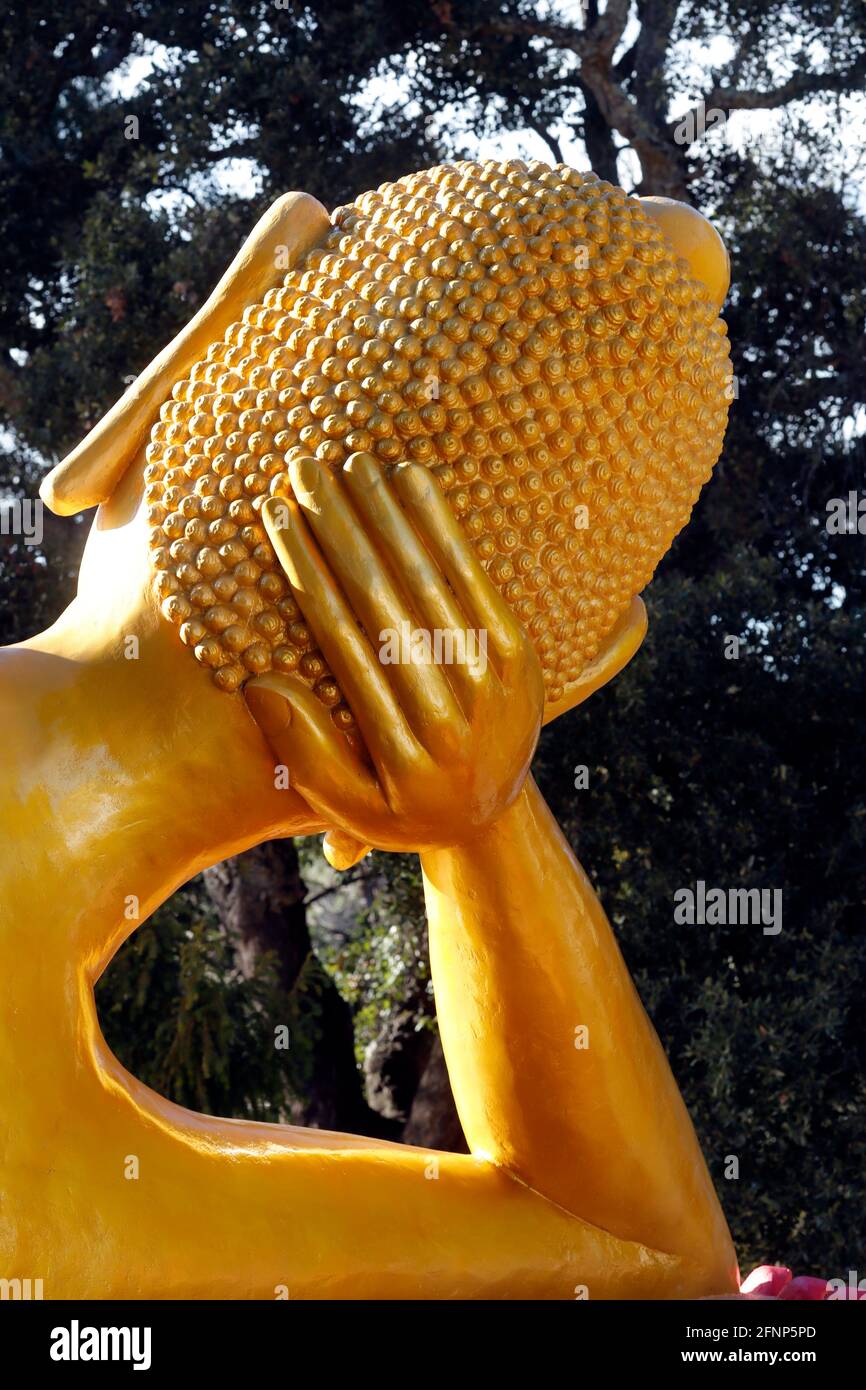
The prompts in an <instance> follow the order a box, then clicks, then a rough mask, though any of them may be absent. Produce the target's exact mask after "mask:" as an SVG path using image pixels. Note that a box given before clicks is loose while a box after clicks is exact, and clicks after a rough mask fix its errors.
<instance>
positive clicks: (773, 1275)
mask: <svg viewBox="0 0 866 1390" xmlns="http://www.w3.org/2000/svg"><path fill="white" fill-rule="evenodd" d="M791 1278H792V1274H791V1271H790V1269H786V1268H785V1266H784V1265H758V1267H757V1269H753V1270H752V1272H751V1274H750V1275H749V1276H748V1277H747V1278H746V1279H744V1280H743V1282H742V1284H741V1285H740V1293H756V1294H759V1295H760V1296H761V1297H762V1298H778V1297H779V1294H780V1293H781V1292H782V1290H783V1288H784V1287H785V1285H786V1284H789V1283H790V1282H791Z"/></svg>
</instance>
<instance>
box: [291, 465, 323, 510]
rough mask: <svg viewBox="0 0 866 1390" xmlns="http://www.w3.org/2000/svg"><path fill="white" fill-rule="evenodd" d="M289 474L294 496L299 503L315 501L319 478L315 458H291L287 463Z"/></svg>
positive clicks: (303, 504) (318, 469)
mask: <svg viewBox="0 0 866 1390" xmlns="http://www.w3.org/2000/svg"><path fill="white" fill-rule="evenodd" d="M289 476H290V477H291V480H292V488H293V490H294V493H295V496H296V497H297V499H298V501H299V502H300V503H301V505H302V506H305V505H309V504H310V503H312V502H315V500H316V492H317V490H318V488H319V485H320V480H321V472H320V467H319V464H318V462H317V461H316V459H314V458H300V459H293V460H292V462H291V463H290V464H289Z"/></svg>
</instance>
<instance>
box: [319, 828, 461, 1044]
mask: <svg viewBox="0 0 866 1390" xmlns="http://www.w3.org/2000/svg"><path fill="white" fill-rule="evenodd" d="M370 860H372V865H371V868H372V870H373V872H375V873H376V874H377V875H379V876H380V877H379V882H378V884H377V888H376V892H375V893H374V895H373V898H372V901H371V902H370V904H369V905H368V906H366V907H365V908H364V909H363V910H362V911H361V912H360V913H359V914H358V920H357V926H356V929H355V930H354V931H352V932H351V933H348V934H347V933H344V934H341V935H337V934H336V933H333V934H332V935H331V937H330V939H328V940H327V941H326V942H325V943H324V944H323V947H322V949H321V950H320V954H321V958H322V962H323V964H324V965H325V967H326V968H327V969H328V971H329V972H330V973H331V975H332V976H333V978H334V979H335V981H336V983H337V986H338V988H339V990H340V993H341V994H342V995H343V997H344V999H347V1000H348V1001H349V1003H350V1004H351V1005H352V1008H353V1011H354V1014H355V1050H356V1054H357V1057H358V1061H359V1063H360V1062H361V1060H362V1059H363V1055H364V1050H365V1048H366V1047H367V1045H368V1043H370V1042H372V1041H373V1039H374V1038H375V1037H376V1036H377V1034H379V1033H380V1032H382V1031H384V1030H385V1029H386V1028H387V1026H388V1024H389V1022H390V1020H391V1019H392V1018H393V1017H394V1016H395V1015H396V1014H400V1013H405V1012H406V1011H408V1012H409V1013H411V1014H412V1015H414V1020H415V1026H416V1027H418V1028H424V1027H434V1026H435V1022H434V1020H435V1007H434V1003H433V987H432V983H431V980H430V962H429V959H428V955H427V919H426V917H425V914H424V893H423V889H422V887H421V876H420V872H419V869H418V860H417V858H416V856H415V855H407V854H380V853H374V854H372V855H371V856H370ZM364 862H365V863H367V862H368V861H366V860H365V861H364Z"/></svg>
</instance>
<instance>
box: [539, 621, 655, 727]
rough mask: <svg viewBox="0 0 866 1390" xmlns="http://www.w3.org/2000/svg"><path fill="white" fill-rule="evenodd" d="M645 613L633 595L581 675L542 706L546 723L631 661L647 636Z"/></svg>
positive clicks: (579, 700) (572, 706) (582, 700)
mask: <svg viewBox="0 0 866 1390" xmlns="http://www.w3.org/2000/svg"><path fill="white" fill-rule="evenodd" d="M646 630H647V615H646V608H645V607H644V601H643V599H642V598H640V597H639V595H635V597H634V598H633V599H632V601H631V603H630V604H629V607H628V608H627V609H626V611H625V612H624V613H623V615H622V617H621V618H620V620H619V622H618V623H617V624H616V626H615V627H614V628H613V630H612V631H611V632H610V634H609V635H608V636H607V638H606V639H605V641H604V644H603V646H602V648H601V651H600V652H599V653H598V656H596V657H595V658H594V659H593V660H592V661H591V662H590V663H589V665H588V666H586V667H585V668H584V670H583V671H581V673H580V678H579V679H578V680H577V681H575V683H574V684H573V685H570V686H569V687H568V689H567V690H566V692H565V694H564V695H563V697H562V699H561V700H557V701H556V702H555V703H554V704H550V703H548V704H546V705H545V706H544V720H543V722H544V723H545V724H549V723H550V721H551V720H552V719H556V718H557V716H558V715H560V714H565V712H566V710H570V709H574V708H575V706H576V705H582V704H583V702H584V700H588V699H589V697H590V695H593V694H595V692H596V690H601V688H602V686H603V685H607V684H608V682H609V681H612V680H613V678H614V676H618V675H619V673H620V671H622V670H623V668H624V667H625V666H627V665H628V663H629V662H630V661H631V659H632V657H633V656H634V654H635V652H636V651H637V650H638V647H639V646H640V644H641V642H642V641H643V639H644V637H645V636H646Z"/></svg>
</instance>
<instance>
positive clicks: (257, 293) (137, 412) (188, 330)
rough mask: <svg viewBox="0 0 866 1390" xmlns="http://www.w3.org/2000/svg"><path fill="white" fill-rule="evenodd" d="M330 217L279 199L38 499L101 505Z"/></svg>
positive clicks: (299, 199)
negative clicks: (215, 353)
mask: <svg viewBox="0 0 866 1390" xmlns="http://www.w3.org/2000/svg"><path fill="white" fill-rule="evenodd" d="M330 225H331V223H330V218H329V216H328V214H327V212H326V211H325V209H324V208H323V207H322V205H321V203H319V202H317V201H316V199H315V198H312V197H310V195H309V194H308V193H286V194H284V196H283V197H282V198H278V199H277V201H276V202H275V203H274V204H273V205H272V206H271V207H270V208H269V209H268V211H267V212H266V213H265V215H264V217H262V218H261V220H260V221H259V222H258V223H257V224H256V226H255V227H254V229H253V231H252V233H251V234H250V236H248V237H247V240H246V241H245V242H244V244H243V246H242V247H241V249H240V251H239V252H238V254H237V255H236V256H235V258H234V260H233V261H232V263H231V265H230V266H229V268H228V270H227V271H226V273H225V275H224V276H223V277H222V279H221V280H220V282H219V284H218V285H217V287H216V289H215V290H214V291H213V293H212V294H211V296H210V298H209V299H208V300H207V301H206V302H205V303H204V304H203V305H202V307H201V308H200V309H199V311H198V313H197V314H196V315H195V317H194V318H192V319H190V321H189V323H188V324H187V325H186V327H185V328H183V329H182V330H181V332H180V333H178V335H177V337H176V338H174V339H173V340H172V341H171V342H170V343H169V344H168V346H167V347H165V348H163V350H162V352H161V353H160V354H159V355H158V356H157V357H155V358H154V359H153V361H152V362H151V363H150V365H149V366H148V367H146V368H145V369H144V371H143V372H142V373H141V375H140V376H139V377H137V378H136V380H135V381H134V382H133V384H132V385H131V386H130V388H129V390H128V391H126V392H125V393H124V395H122V396H121V398H120V400H119V401H117V402H116V403H115V404H114V405H113V406H112V408H111V410H109V412H108V414H107V415H104V416H103V418H102V419H101V420H100V421H99V424H98V425H95V426H94V428H93V429H92V430H91V431H90V433H89V434H88V435H87V436H86V437H85V438H84V439H83V440H82V441H81V443H80V444H79V445H78V447H77V448H75V449H73V451H72V453H71V454H68V455H67V457H66V458H65V459H64V460H63V461H62V463H58V464H57V466H56V468H52V470H51V472H50V473H49V474H48V475H47V477H45V478H44V479H43V480H42V486H41V487H40V489H39V493H40V496H41V497H42V500H43V502H44V503H45V504H46V506H48V507H50V508H51V510H52V511H53V512H57V513H58V515H60V516H71V515H72V514H73V513H74V512H80V511H83V510H84V508H85V507H95V506H97V504H98V503H100V502H107V501H108V499H109V497H111V495H112V493H113V492H114V489H115V488H116V487H117V484H118V483H119V482H120V480H121V478H122V477H123V475H124V473H125V472H126V470H127V468H128V467H129V465H130V463H131V462H132V460H133V458H134V457H135V455H136V454H137V453H138V451H139V449H140V448H141V447H142V445H143V444H144V442H145V440H146V439H147V436H148V433H149V432H150V429H151V427H152V425H153V423H154V421H155V419H156V417H157V414H158V412H159V409H160V407H161V406H162V405H163V403H164V402H165V401H166V400H168V398H169V396H170V395H171V392H172V388H173V387H174V386H175V384H176V383H177V382H178V381H182V380H183V379H184V377H185V376H186V375H187V373H188V372H189V371H190V370H191V369H192V367H193V366H194V365H195V363H196V362H199V361H201V360H202V359H203V358H204V357H206V356H207V350H208V348H209V347H210V345H211V343H214V342H218V341H219V340H220V339H221V338H223V337H224V336H225V332H226V329H227V328H228V327H229V325H230V324H232V323H234V322H236V321H237V319H239V318H240V317H241V315H242V314H243V311H244V309H245V308H246V307H247V306H248V305H250V304H256V303H259V302H260V301H261V299H262V298H263V296H264V294H265V292H266V291H267V290H269V289H271V288H272V287H273V286H274V285H275V284H277V283H278V281H279V280H280V279H281V277H282V275H283V274H284V273H285V271H287V270H291V269H292V268H293V267H294V266H295V265H297V263H298V261H299V260H300V259H301V257H302V256H303V255H304V254H305V253H306V252H307V251H309V250H310V249H311V247H313V246H315V245H316V244H317V243H318V242H319V241H321V240H322V238H323V237H324V236H325V234H326V233H327V231H328V229H329V227H330Z"/></svg>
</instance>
